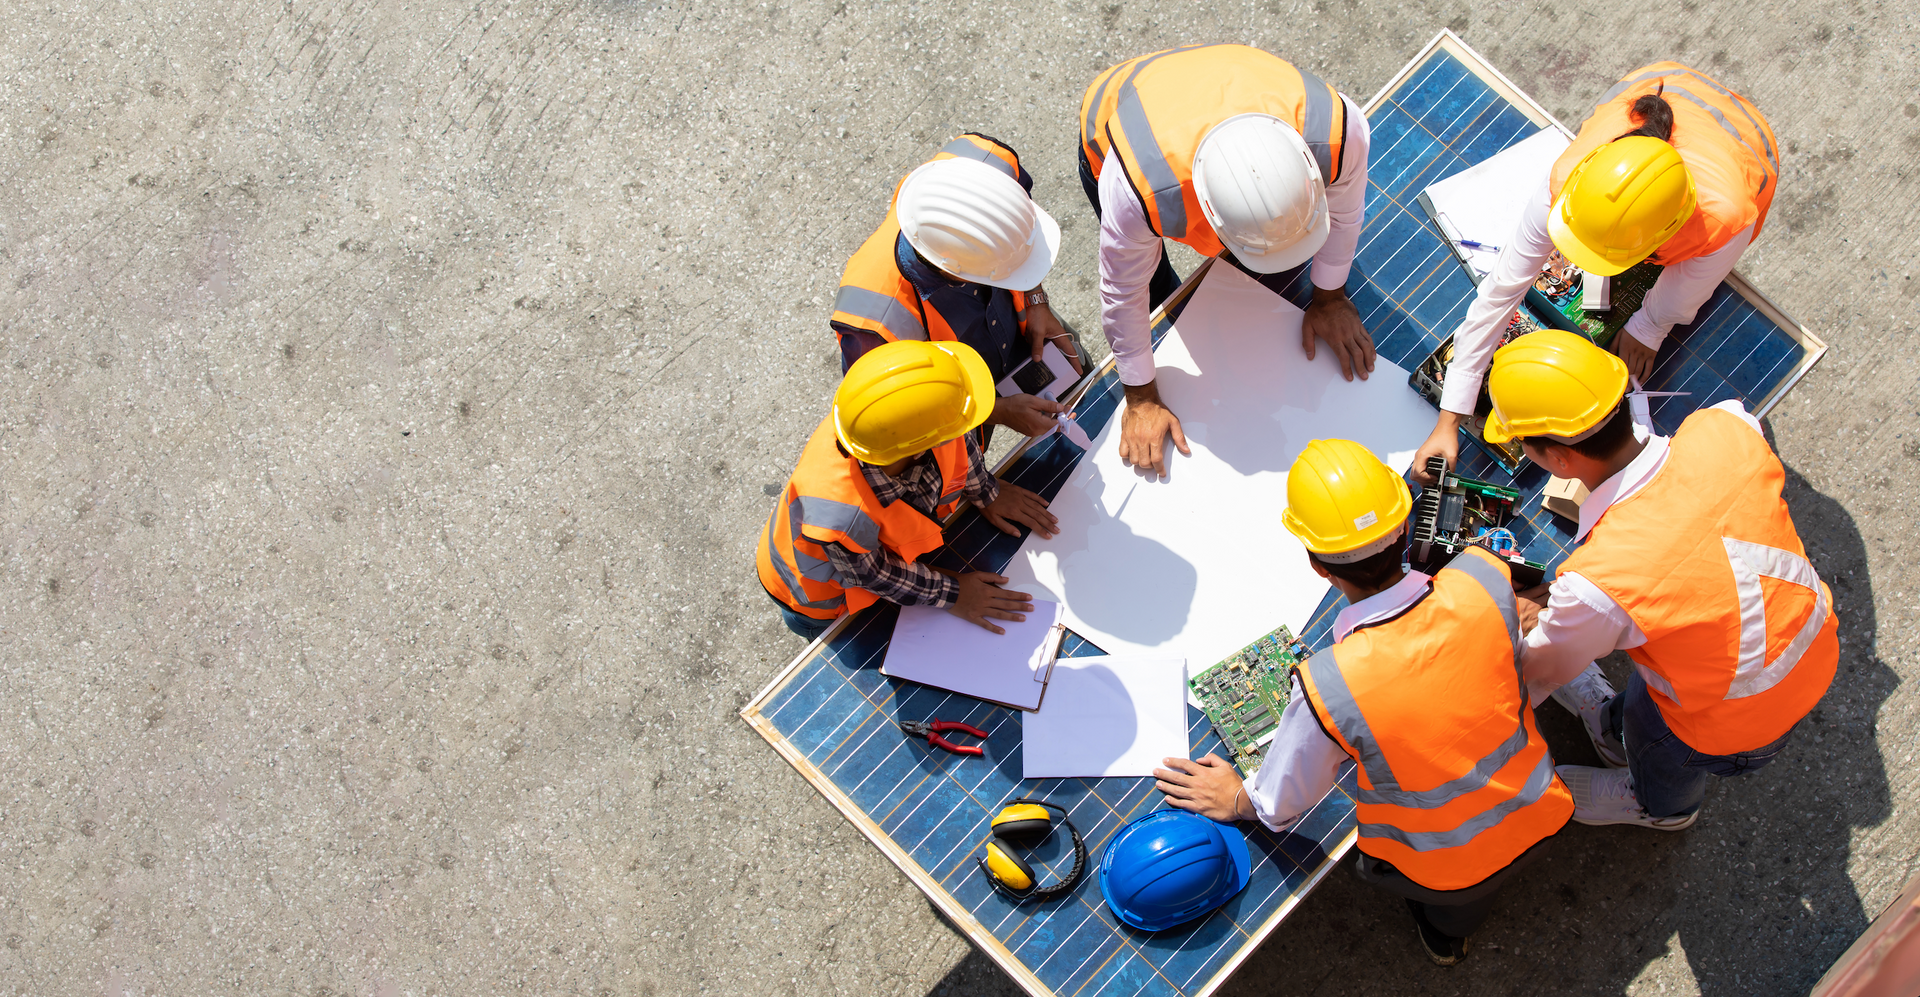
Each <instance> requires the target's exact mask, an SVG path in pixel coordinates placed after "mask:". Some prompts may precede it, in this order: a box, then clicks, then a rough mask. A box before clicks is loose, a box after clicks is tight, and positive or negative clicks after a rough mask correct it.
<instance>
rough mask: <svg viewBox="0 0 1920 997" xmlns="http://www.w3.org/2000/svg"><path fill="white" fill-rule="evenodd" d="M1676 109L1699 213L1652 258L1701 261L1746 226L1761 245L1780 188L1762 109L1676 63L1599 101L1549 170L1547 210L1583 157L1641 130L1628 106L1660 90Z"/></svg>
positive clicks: (1776, 150)
mask: <svg viewBox="0 0 1920 997" xmlns="http://www.w3.org/2000/svg"><path fill="white" fill-rule="evenodd" d="M1662 86H1664V87H1665V91H1664V92H1663V93H1662V96H1664V97H1665V98H1666V100H1667V103H1668V104H1669V105H1671V106H1672V107H1673V147H1674V148H1675V149H1677V150H1679V152H1680V159H1681V161H1682V162H1684V163H1686V164H1687V172H1688V173H1690V174H1692V176H1693V188H1694V193H1695V195H1696V196H1697V200H1698V206H1697V207H1695V208H1694V211H1693V217H1692V218H1690V219H1688V220H1687V222H1686V224H1684V225H1682V226H1680V231H1678V232H1675V233H1674V234H1673V238H1671V239H1668V240H1667V241H1666V242H1664V243H1662V244H1661V246H1660V248H1659V249H1656V250H1654V253H1653V255H1652V256H1651V257H1648V258H1649V259H1651V260H1652V261H1653V262H1655V263H1659V264H1662V265H1665V266H1671V265H1672V264H1675V263H1678V262H1680V261H1682V260H1690V259H1693V258H1694V257H1696V256H1706V255H1707V254H1709V253H1712V252H1713V251H1714V250H1717V249H1719V248H1720V247H1722V246H1725V245H1726V244H1727V241H1728V240H1730V239H1732V238H1733V237H1734V236H1736V235H1739V234H1740V231H1741V230H1742V229H1744V228H1746V227H1747V226H1749V225H1751V226H1753V238H1755V239H1758V238H1760V228H1761V226H1762V225H1765V224H1766V221H1767V209H1768V208H1770V207H1772V206H1773V189H1774V187H1775V186H1776V185H1777V184H1778V183H1779V180H1780V146H1779V143H1777V142H1775V141H1774V138H1773V128H1772V127H1771V126H1769V125H1768V124H1767V119H1766V118H1763V117H1761V116H1760V109H1759V108H1757V107H1754V106H1753V103H1752V102H1751V101H1749V100H1747V99H1746V98H1745V97H1742V96H1740V95H1739V94H1737V93H1734V92H1733V91H1731V90H1728V89H1727V88H1726V87H1723V86H1721V85H1720V84H1718V83H1716V82H1714V81H1713V80H1711V79H1709V78H1708V77H1707V76H1706V75H1705V74H1702V73H1700V72H1699V71H1697V70H1693V69H1688V68H1687V67H1685V66H1682V65H1681V64H1679V63H1677V62H1656V63H1654V64H1653V65H1651V66H1642V67H1641V68H1639V69H1636V70H1634V71H1633V72H1631V73H1628V74H1627V75H1626V78H1625V79H1623V80H1621V81H1620V82H1619V83H1618V84H1615V85H1614V88H1613V89H1611V90H1609V91H1607V93H1606V96H1604V97H1602V98H1600V103H1599V104H1598V105H1596V106H1595V107H1594V109H1593V112H1592V113H1591V114H1589V115H1588V116H1587V120H1586V121H1584V122H1582V123H1581V125H1580V134H1579V135H1578V136H1577V137H1575V138H1574V140H1573V144H1572V145H1570V146H1568V147H1567V151H1566V152H1563V153H1561V154H1560V158H1559V159H1558V160H1556V161H1555V162H1554V164H1553V179H1552V181H1551V182H1550V183H1549V185H1548V200H1549V203H1551V202H1552V201H1557V200H1559V198H1560V188H1561V187H1562V186H1564V185H1565V184H1566V182H1567V176H1568V175H1569V174H1571V173H1572V172H1573V168H1574V167H1576V166H1579V165H1580V161H1581V160H1582V159H1585V158H1587V154H1588V153H1590V152H1592V151H1593V150H1595V149H1598V148H1599V147H1601V146H1603V145H1606V144H1607V143H1608V142H1611V141H1613V140H1614V139H1616V138H1619V137H1620V136H1621V135H1623V134H1625V133H1627V132H1630V131H1633V130H1634V129H1635V128H1638V127H1640V124H1641V123H1640V122H1639V121H1636V120H1634V118H1633V116H1632V114H1631V113H1630V109H1631V108H1632V107H1633V102H1634V101H1635V100H1636V99H1638V98H1640V97H1642V96H1645V95H1646V94H1650V93H1653V92H1654V91H1656V90H1659V89H1660V88H1661V87H1662Z"/></svg>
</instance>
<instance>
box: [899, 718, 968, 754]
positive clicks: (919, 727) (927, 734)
mask: <svg viewBox="0 0 1920 997" xmlns="http://www.w3.org/2000/svg"><path fill="white" fill-rule="evenodd" d="M900 729H901V730H904V731H906V732H907V736H908V737H924V738H926V739H927V743H928V744H931V745H933V746H934V747H936V748H945V749H947V750H948V751H951V752H953V753H954V754H956V755H978V754H981V753H982V752H981V750H980V746H979V745H974V744H955V743H953V742H952V741H949V740H947V739H946V738H944V737H941V736H940V734H939V732H940V731H943V730H957V731H959V732H960V733H962V734H972V735H973V736H974V737H977V738H981V739H983V740H984V739H985V738H986V736H987V732H986V731H984V730H981V729H980V728H978V727H974V726H972V725H970V724H963V723H960V722H958V721H955V720H934V721H932V722H924V721H912V720H902V721H900Z"/></svg>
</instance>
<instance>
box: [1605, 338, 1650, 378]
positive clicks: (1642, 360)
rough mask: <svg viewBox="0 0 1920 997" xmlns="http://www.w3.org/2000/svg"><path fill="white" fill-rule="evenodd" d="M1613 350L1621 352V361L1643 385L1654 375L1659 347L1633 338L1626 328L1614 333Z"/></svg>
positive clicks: (1628, 371)
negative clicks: (1654, 365)
mask: <svg viewBox="0 0 1920 997" xmlns="http://www.w3.org/2000/svg"><path fill="white" fill-rule="evenodd" d="M1613 352H1615V353H1617V354H1619V356H1620V361H1621V362H1622V363H1624V364H1626V365H1627V373H1629V374H1632V375H1633V376H1634V377H1635V378H1636V379H1638V380H1639V382H1640V383H1641V384H1642V385H1645V384H1646V383H1647V381H1649V380H1650V379H1652V377H1653V362H1654V360H1655V359H1657V358H1658V357H1659V356H1660V350H1659V348H1658V347H1653V346H1647V345H1646V344H1644V343H1642V342H1640V341H1639V340H1637V339H1635V338H1633V334H1632V333H1630V332H1628V331H1627V330H1625V329H1622V330H1620V331H1619V332H1616V333H1614V334H1613Z"/></svg>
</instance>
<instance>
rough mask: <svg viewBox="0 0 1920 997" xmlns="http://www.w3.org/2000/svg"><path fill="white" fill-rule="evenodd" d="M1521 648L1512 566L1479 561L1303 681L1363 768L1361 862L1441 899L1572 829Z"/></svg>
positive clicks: (1367, 629)
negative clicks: (1370, 859)
mask: <svg viewBox="0 0 1920 997" xmlns="http://www.w3.org/2000/svg"><path fill="white" fill-rule="evenodd" d="M1495 627H1498V628H1500V632H1498V633H1496V632H1495V631H1494V628H1495ZM1519 647H1520V643H1519V617H1518V614H1517V613H1516V611H1515V599H1514V595H1513V586H1512V581H1511V578H1510V577H1509V576H1508V574H1507V572H1506V570H1505V566H1504V565H1503V564H1501V563H1500V562H1498V561H1496V560H1495V559H1494V558H1493V557H1492V555H1490V554H1487V553H1486V552H1485V551H1483V550H1480V549H1478V548H1469V549H1468V550H1466V551H1464V552H1462V553H1461V554H1460V555H1459V556H1457V557H1456V558H1455V559H1454V560H1453V562H1452V564H1450V565H1449V566H1448V567H1447V568H1445V569H1443V570H1442V571H1441V572H1439V574H1437V575H1435V576H1434V579H1433V582H1432V585H1431V587H1430V588H1429V589H1428V591H1427V592H1426V593H1425V594H1424V595H1423V596H1422V597H1421V598H1420V599H1419V600H1417V601H1416V602H1415V603H1414V604H1413V605H1412V606H1409V607H1408V608H1407V609H1406V610H1404V611H1403V612H1401V613H1400V614H1398V615H1396V616H1394V617H1392V618H1390V619H1387V620H1384V621H1382V622H1379V623H1376V624H1369V625H1363V626H1361V627H1359V628H1356V630H1355V631H1354V632H1353V633H1350V634H1348V635H1347V636H1346V637H1345V638H1343V639H1342V640H1341V641H1340V642H1339V643H1338V644H1335V645H1334V646H1333V647H1332V648H1331V649H1329V650H1327V651H1322V652H1321V653H1319V654H1315V655H1313V656H1312V657H1310V658H1308V659H1307V661H1306V662H1305V663H1304V664H1303V665H1302V666H1301V667H1300V677H1301V683H1302V686H1303V688H1304V691H1305V693H1306V696H1307V700H1308V705H1309V706H1310V707H1311V708H1312V709H1313V711H1314V714H1315V717H1316V719H1318V720H1319V721H1320V723H1321V725H1322V726H1323V727H1324V728H1325V729H1326V731H1327V733H1328V735H1329V736H1330V737H1332V738H1333V739H1334V741H1335V742H1336V743H1338V744H1339V745H1340V747H1341V749H1342V750H1344V751H1346V752H1347V753H1348V754H1349V755H1350V756H1352V757H1353V758H1354V760H1355V761H1356V762H1358V763H1359V765H1360V779H1359V780H1358V782H1359V785H1358V786H1357V787H1356V788H1355V790H1354V791H1353V793H1354V799H1355V800H1356V801H1357V803H1358V804H1359V808H1358V812H1357V816H1358V818H1359V823H1360V828H1359V837H1360V848H1361V850H1362V851H1365V852H1367V853H1368V854H1370V855H1373V856H1375V857H1378V858H1382V859H1385V860H1387V861H1389V862H1392V863H1393V864H1394V865H1395V867H1396V868H1398V869H1399V870H1400V871H1401V872H1402V873H1404V874H1406V876H1407V877H1408V878H1409V879H1412V880H1413V881H1414V882H1416V883H1419V884H1420V885H1422V886H1426V887H1428V888H1429V889H1435V890H1456V889H1463V888H1465V887H1468V886H1471V885H1473V884H1475V883H1477V882H1480V881H1481V880H1483V879H1484V878H1486V877H1487V876H1490V875H1492V874H1493V873H1495V872H1497V871H1499V870H1500V869H1501V868H1504V867H1505V866H1506V865H1507V864H1509V863H1511V862H1512V861H1513V860H1514V859H1515V858H1516V857H1518V856H1519V855H1520V854H1521V853H1522V852H1524V851H1526V850H1527V849H1528V848H1530V847H1532V846H1533V845H1535V844H1537V843H1538V842H1539V841H1540V840H1541V839H1543V838H1546V837H1547V836H1549V835H1551V834H1553V833H1554V832H1556V831H1558V830H1559V829H1560V828H1561V827H1562V826H1564V825H1565V823H1566V822H1567V820H1568V819H1569V818H1570V817H1571V816H1572V813H1573V799H1572V796H1571V794H1569V793H1568V792H1567V789H1566V787H1565V785H1564V784H1562V783H1561V782H1559V780H1558V779H1557V778H1556V777H1555V775H1554V771H1553V759H1552V756H1551V754H1550V753H1549V752H1548V751H1547V746H1546V741H1545V740H1544V739H1542V738H1541V737H1540V734H1539V731H1538V729H1537V728H1536V727H1535V726H1534V724H1533V714H1532V710H1531V709H1530V708H1529V705H1528V701H1527V693H1526V686H1525V684H1524V683H1523V681H1522V678H1521V669H1520V662H1519ZM1442 695H1444V696H1445V697H1446V698H1445V699H1444V700H1438V701H1437V700H1436V698H1435V697H1436V696H1442ZM1469 750H1471V751H1474V752H1478V753H1480V754H1479V757H1470V756H1466V753H1467V751H1469ZM1395 759H1397V761H1396V760H1395ZM1419 786H1424V787H1426V788H1411V787H1419Z"/></svg>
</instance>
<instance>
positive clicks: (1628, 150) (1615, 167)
mask: <svg viewBox="0 0 1920 997" xmlns="http://www.w3.org/2000/svg"><path fill="white" fill-rule="evenodd" d="M1694 204H1695V200H1694V193H1693V175H1692V174H1690V173H1688V172H1687V164H1686V163H1684V162H1681V160H1680V152H1679V150H1677V149H1675V148H1674V147H1673V146H1671V145H1668V144H1667V143H1665V142H1662V141H1660V140H1659V139H1657V138H1650V137H1648V136H1646V135H1629V136H1627V137H1626V138H1622V139H1615V140H1614V141H1612V142H1608V143H1607V144H1606V145H1603V146H1601V147H1599V148H1598V149H1595V150H1593V151H1592V152H1589V153H1587V158H1585V159H1582V160H1581V161H1580V165H1578V166H1575V167H1574V168H1573V172H1572V173H1570V174H1568V176H1567V182H1566V184H1565V185H1564V186H1562V187H1561V188H1560V198H1559V200H1557V201H1554V202H1553V210H1552V211H1550V212H1548V213H1547V232H1548V234H1550V235H1552V236H1553V244H1554V245H1555V246H1556V247H1558V248H1559V250H1560V252H1561V253H1562V254H1563V255H1565V256H1566V258H1567V259H1569V260H1571V261H1573V265H1574V266H1576V267H1579V268H1580V269H1582V270H1585V271H1587V272H1588V273H1597V274H1603V275H1606V276H1612V275H1613V274H1617V273H1620V272H1621V271H1623V270H1625V269H1627V268H1628V267H1630V266H1633V265H1634V264H1635V263H1638V262H1640V261H1641V260H1644V259H1646V258H1647V257H1648V256H1651V255H1653V251H1654V250H1656V249H1659V248H1660V246H1661V244H1662V243H1664V242H1666V241H1667V240H1668V239H1671V238H1673V234H1674V233H1675V232H1678V231H1680V226H1682V225H1684V224H1686V222H1687V219H1689V218H1692V217H1693V208H1694Z"/></svg>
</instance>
